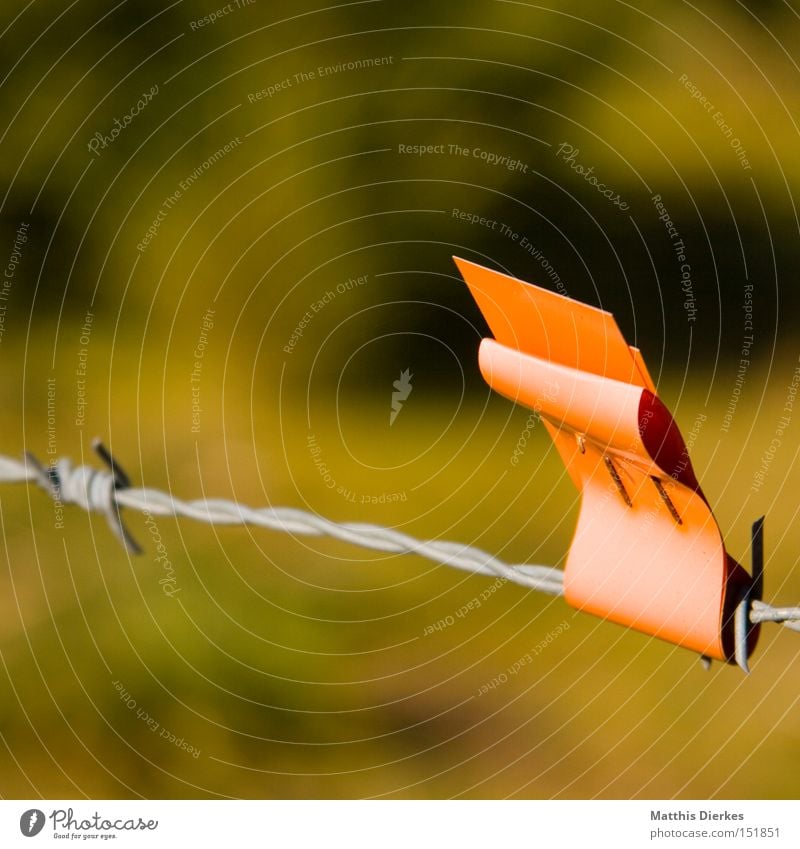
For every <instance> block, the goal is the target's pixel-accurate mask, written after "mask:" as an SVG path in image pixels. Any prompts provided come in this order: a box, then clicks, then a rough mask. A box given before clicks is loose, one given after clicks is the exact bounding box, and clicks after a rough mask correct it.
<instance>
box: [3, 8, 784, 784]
mask: <svg viewBox="0 0 800 849" xmlns="http://www.w3.org/2000/svg"><path fill="white" fill-rule="evenodd" d="M799 37H800V6H798V4H797V3H796V2H794V0H792V2H771V3H768V2H760V3H755V2H750V3H737V4H731V3H722V2H716V3H708V4H703V6H702V7H698V8H694V7H692V6H689V5H687V4H683V3H667V2H660V0H653V2H639V3H633V4H624V3H618V2H601V3H597V2H594V3H591V2H588V0H587V1H586V2H579V1H578V0H575V2H564V3H552V4H550V5H548V6H545V5H535V4H529V3H523V2H473V3H463V2H450V0H448V1H447V2H441V3H436V4H433V3H429V2H426V3H422V2H416V0H409V1H408V2H405V3H402V4H399V3H390V2H384V1H383V0H368V2H355V3H348V4H341V5H335V4H334V5H329V6H317V5H312V4H309V3H288V2H265V0H252V2H250V3H245V2H244V0H240V2H239V3H237V2H235V0H234V2H232V3H230V4H228V5H225V4H224V3H223V2H222V0H218V2H217V3H210V4H209V3H206V2H178V3H174V4H170V5H165V4H162V3H156V2H153V0H139V2H136V3H133V2H121V3H118V4H116V5H110V4H105V3H100V2H98V0H78V2H75V3H72V4H69V5H65V4H61V3H56V2H41V0H36V2H33V3H27V2H5V3H4V4H3V8H2V11H1V12H0V38H1V39H2V42H1V43H2V47H3V50H2V54H3V60H2V84H1V87H0V97H1V98H2V107H3V108H2V114H1V115H0V152H2V156H0V172H2V184H1V185H0V189H2V193H3V194H2V208H0V225H1V226H2V234H1V235H2V246H3V247H2V252H3V254H4V257H3V265H4V268H5V272H6V273H5V278H4V279H5V281H8V282H7V285H6V284H5V283H4V284H3V287H2V290H0V311H2V308H3V307H5V310H4V311H3V321H2V323H1V324H0V329H2V334H0V358H1V361H2V366H3V376H4V380H3V381H2V384H1V388H0V392H2V401H3V403H2V405H0V419H1V420H2V428H3V433H4V440H3V446H2V453H5V454H9V455H14V456H19V455H20V454H21V452H22V451H24V450H29V451H33V452H34V453H36V454H37V455H38V456H39V457H40V458H42V459H43V460H48V459H51V457H52V456H62V455H66V456H70V457H72V458H73V459H74V460H76V461H81V460H82V461H85V462H90V463H94V460H93V459H90V447H89V446H90V441H91V438H92V437H93V436H95V435H100V436H102V437H103V438H104V439H105V440H106V441H107V442H108V443H109V444H110V445H111V447H112V449H113V450H114V452H115V454H116V455H117V456H118V457H119V458H120V460H121V462H122V463H123V465H125V466H126V468H127V470H128V471H129V473H130V474H131V476H132V478H133V480H134V482H135V485H143V486H153V487H157V488H159V489H164V490H169V491H171V492H173V493H174V494H175V495H176V496H178V497H187V498H193V497H201V496H202V495H208V496H219V497H229V498H235V499H237V500H239V501H242V502H246V503H250V504H267V503H269V504H275V505H281V504H285V505H291V506H297V507H306V508H308V509H313V510H316V511H319V512H320V513H321V514H323V515H325V516H328V517H330V518H332V519H338V520H349V521H368V522H377V523H381V524H388V525H392V526H395V527H398V528H400V529H402V530H404V531H406V532H408V533H411V534H413V535H415V536H420V537H440V538H442V539H453V540H458V541H463V542H471V543H473V544H476V545H479V546H481V547H483V548H485V549H486V550H488V551H490V552H492V553H495V554H497V555H498V556H501V557H503V558H505V559H507V560H510V561H513V562H533V563H536V562H541V563H548V564H556V565H560V564H561V563H562V560H563V557H564V555H565V552H566V550H567V548H568V546H569V540H570V535H571V530H572V527H573V525H574V521H575V517H576V512H577V503H576V494H575V491H574V489H573V487H572V485H571V483H570V482H569V480H568V479H567V477H566V475H565V473H564V470H563V467H562V466H561V464H560V462H559V460H558V458H557V457H556V456H555V454H554V451H553V448H552V446H551V443H550V441H549V439H548V437H547V435H546V434H545V433H544V432H543V429H542V428H541V427H540V426H539V425H534V426H531V425H530V424H529V422H528V412H527V411H525V410H523V409H520V408H514V407H513V406H512V405H510V404H509V403H507V402H505V401H503V400H502V399H500V398H497V397H491V395H490V392H489V390H488V389H487V387H486V386H485V385H484V384H483V382H482V381H481V379H480V375H479V373H478V369H477V361H476V351H477V344H478V341H479V339H480V338H481V337H482V336H483V335H485V333H486V332H487V331H486V327H485V325H484V324H483V321H482V319H481V317H480V314H479V312H478V310H477V308H476V306H475V305H474V303H473V302H472V301H471V299H470V297H469V295H468V293H467V292H466V287H465V286H464V284H463V282H462V281H461V280H460V278H459V277H458V275H457V274H456V271H455V268H454V266H453V264H452V260H451V256H452V255H453V254H457V255H460V256H464V257H466V258H468V259H472V260H474V261H477V262H481V263H483V264H486V265H490V266H492V267H496V268H500V269H503V270H506V271H507V272H509V273H511V274H514V275H516V276H519V277H521V278H523V279H526V280H530V281H532V282H537V283H539V284H540V285H545V286H550V287H551V288H553V289H557V288H559V286H558V285H557V284H559V283H560V286H562V287H563V288H564V289H565V290H566V291H567V292H568V293H569V294H570V295H571V296H573V297H576V298H579V299H581V300H585V301H587V302H588V303H592V304H596V305H602V306H603V307H604V308H606V309H610V310H612V311H613V312H614V313H615V315H616V316H617V320H618V322H619V324H620V326H621V327H622V329H623V331H624V332H625V334H626V336H627V337H628V339H629V340H630V341H631V342H634V343H635V344H638V345H639V346H640V347H641V348H642V350H643V352H644V355H645V357H646V359H647V362H648V364H649V366H650V370H651V372H652V373H653V376H654V378H655V379H656V381H657V383H658V385H659V390H660V392H661V394H662V397H663V398H664V400H665V401H666V402H667V404H668V405H669V406H670V407H671V409H672V411H673V413H674V415H675V417H676V419H677V421H678V422H679V424H680V425H681V426H682V427H683V429H684V431H690V430H691V429H692V428H693V425H694V423H695V422H697V421H698V417H700V416H705V417H706V418H705V420H703V421H702V423H701V425H700V426H699V427H698V428H696V431H697V433H696V439H695V441H694V444H693V446H692V456H693V459H694V461H695V467H696V470H697V472H698V476H699V478H700V479H701V481H702V482H703V486H704V489H705V491H706V493H707V495H708V496H709V498H710V500H711V502H712V504H713V505H714V506H715V511H716V514H717V518H718V519H719V521H720V525H721V527H722V529H723V532H724V534H725V537H726V542H727V544H728V547H729V550H730V551H731V552H732V554H733V555H734V556H736V557H737V558H739V559H740V560H741V561H742V562H744V563H746V564H749V559H748V558H749V555H748V533H749V530H748V529H749V525H750V522H751V521H752V520H753V519H754V518H756V516H758V515H761V514H762V513H766V514H767V553H768V562H767V592H766V597H767V599H768V600H771V601H773V602H776V603H783V604H794V603H797V602H798V601H800V570H799V569H798V564H797V552H798V531H797V527H796V515H797V493H798V492H799V491H800V475H799V474H798V464H797V454H798V446H799V445H800V440H798V435H799V432H798V427H797V423H796V422H795V421H794V420H793V418H792V415H791V413H790V414H789V422H788V424H785V425H783V426H782V430H781V435H780V445H779V446H778V447H777V449H776V450H775V452H774V455H772V456H771V457H770V458H769V460H768V462H765V460H764V457H765V452H768V451H769V450H770V445H771V443H772V441H773V439H775V437H776V433H777V429H778V428H779V427H781V425H780V422H781V417H782V416H784V415H785V411H784V407H785V406H786V398H787V393H788V392H789V387H790V385H791V383H792V380H793V377H794V375H795V369H796V367H797V365H798V354H800V345H799V344H798V334H797V330H796V316H797V310H798V306H800V287H798V249H797V245H798V219H797V210H796V203H795V195H796V192H797V188H798V184H799V183H800V165H798V157H797V149H798V126H797V114H798V101H799V100H800V86H798V81H799V79H800V69H798V65H797V51H796V49H795V45H796V43H797V40H798V38H799ZM146 93H149V95H147V96H146ZM420 146H422V147H424V148H426V149H427V150H428V151H429V152H426V153H423V154H420V153H419V152H418V150H419V148H420ZM565 146H568V147H565ZM415 147H416V148H417V152H414V149H415ZM462 150H463V151H465V153H462V152H461V151H462ZM570 151H572V153H573V154H574V156H573V157H572V158H571V159H570V158H569V157H570V153H569V152H570ZM575 165H580V166H582V167H583V168H584V169H590V168H591V169H593V171H592V172H591V174H592V175H596V177H597V179H598V180H599V181H600V182H601V183H602V184H603V185H605V186H608V187H610V193H611V194H613V195H614V196H617V197H618V200H617V203H613V202H612V201H610V200H609V199H608V198H607V197H605V196H603V195H602V194H601V193H600V192H599V191H598V190H597V188H596V187H595V186H594V185H593V184H592V183H591V182H590V181H588V180H586V179H584V176H582V175H581V173H580V172H579V171H578V170H576V168H575V167H573V166H575ZM658 197H660V201H659V202H660V203H661V204H663V206H662V207H660V208H659V207H658V206H657V203H656V200H654V198H656V199H658ZM663 210H666V211H667V212H668V214H669V217H670V219H671V221H672V222H673V224H674V232H672V233H671V232H670V231H669V229H668V227H667V226H665V222H664V221H663V220H659V216H660V215H661V214H662V213H663ZM462 212H463V213H466V214H467V215H468V216H474V218H473V219H471V220H473V221H474V222H475V223H470V220H465V218H463V217H460V213H462ZM481 217H483V218H484V219H485V221H486V222H496V223H495V224H493V225H492V224H491V223H490V224H486V223H484V224H483V225H482V224H481V223H480V220H479V219H480V218H481ZM21 226H22V228H23V232H24V234H25V238H26V240H25V241H23V240H22V239H20V237H19V236H18V235H17V233H18V232H19V230H20V227H21ZM511 233H514V234H516V238H514V237H513V236H511V235H510V234H511ZM676 234H677V235H676ZM678 242H680V243H681V244H682V246H683V247H682V248H681V251H682V252H683V253H684V256H685V259H682V260H679V259H678V258H677V256H678V253H679V252H680V251H676V247H677V246H678ZM526 246H528V247H526ZM683 265H686V266H688V268H689V271H688V272H687V273H688V278H686V277H682V266H683ZM684 270H685V269H684ZM9 274H10V275H11V276H10V277H9ZM348 281H351V282H348ZM353 281H354V282H353ZM684 284H685V285H684ZM748 287H752V289H751V288H748ZM211 310H213V313H212V312H209V311H211ZM750 322H752V323H750ZM87 328H88V330H87ZM743 349H744V350H745V355H744V360H745V363H744V365H743V363H742V358H743V355H742V350H743ZM200 354H202V356H200ZM405 369H410V371H411V373H412V374H413V378H412V385H413V390H412V392H411V394H410V395H409V397H408V399H407V400H406V402H405V404H404V407H403V409H402V410H401V411H400V413H399V414H398V416H397V419H396V421H395V422H394V424H392V425H390V423H389V415H390V412H391V396H392V392H393V385H392V384H393V382H394V381H396V380H397V379H398V378H399V376H400V373H401V372H402V371H403V370H405ZM48 380H51V381H53V380H54V381H55V384H54V385H55V387H56V388H55V394H54V400H53V401H52V402H51V407H50V408H48V386H49V385H53V384H48ZM48 416H49V417H50V419H51V422H50V426H49V427H48ZM520 439H523V441H524V442H525V451H524V455H523V457H522V460H521V462H520V463H519V464H518V465H514V464H512V462H511V458H512V455H513V452H514V448H515V446H516V445H517V443H518V440H520ZM312 448H313V449H314V450H311V449H312ZM51 451H52V452H53V453H50V452H51ZM765 465H766V469H765V468H764V466H765ZM759 474H760V475H761V476H760V477H759ZM331 482H333V483H332V484H331ZM127 518H128V522H129V524H130V526H131V528H132V530H133V532H134V534H135V536H136V537H137V539H138V540H139V541H140V542H141V543H142V545H143V547H144V548H145V554H144V555H143V556H141V557H138V558H130V557H128V556H127V555H126V554H125V553H124V552H123V551H122V550H121V548H120V547H119V546H118V544H117V543H116V542H115V540H114V539H113V538H112V537H111V535H110V534H109V532H108V530H107V528H106V526H105V523H104V520H103V519H102V518H97V517H95V516H92V517H88V516H86V515H85V514H83V513H81V511H79V510H77V509H75V508H67V509H66V511H65V513H64V522H63V524H64V527H63V528H56V527H54V525H55V521H56V516H55V514H54V509H53V505H52V503H50V502H48V500H47V498H46V496H45V495H44V494H43V493H41V492H40V491H38V490H36V489H35V488H33V487H30V488H25V487H21V486H16V487H4V488H3V489H2V491H0V521H2V536H3V543H4V544H3V548H2V554H1V555H0V558H1V559H2V570H1V571H0V605H2V608H3V610H2V616H0V657H1V658H2V664H3V668H2V673H0V734H1V735H2V742H3V746H2V750H1V751H0V794H2V795H3V796H4V797H35V796H39V795H41V796H45V797H51V798H74V797H81V796H84V795H85V796H89V797H137V796H147V797H166V798H172V797H203V796H209V797H228V796H231V797H240V796H241V797H261V798H266V797H280V798H284V797H288V798H292V797H363V796H390V797H451V796H464V797H505V796H516V797H531V798H551V797H572V798H592V797H603V798H628V797H649V798H662V797H663V798H672V797H680V798H706V797H725V798H731V797H754V798H761V797H764V798H792V797H797V795H798V793H800V777H799V776H800V772H799V771H798V769H797V764H798V758H800V712H799V711H798V703H799V702H798V692H797V690H798V687H797V682H798V671H800V661H798V648H800V644H798V641H797V638H796V637H793V635H792V634H790V633H788V632H786V631H785V630H784V631H783V632H781V631H780V630H779V629H778V628H776V627H771V628H765V629H764V633H763V636H762V642H761V645H760V647H759V650H758V653H757V655H756V657H755V660H754V664H753V666H754V671H753V673H752V675H751V676H750V677H749V678H746V677H744V676H743V675H742V674H741V673H740V672H739V671H738V670H736V669H732V668H722V667H720V665H718V664H717V665H715V667H714V669H713V670H712V671H711V672H710V673H707V672H704V671H703V670H702V669H701V667H700V664H699V663H698V662H697V660H696V658H694V657H693V656H692V655H691V654H689V653H687V652H683V651H681V650H679V649H676V648H673V647H671V646H669V645H667V644H662V643H660V642H658V641H655V640H651V639H648V638H646V637H643V636H641V635H638V634H634V633H632V632H627V631H625V630H623V629H621V628H618V627H616V626H613V625H610V624H605V623H602V622H600V621H598V620H595V619H592V618H590V617H587V616H583V615H580V614H576V613H574V612H573V611H571V610H570V609H569V608H568V607H567V606H566V605H565V604H564V603H563V602H562V601H559V600H550V599H547V598H545V597H542V596H539V595H536V594H534V593H529V592H527V591H525V590H524V589H522V588H519V587H512V586H505V587H501V588H500V589H498V590H497V591H496V592H493V593H492V594H491V595H490V597H488V598H487V599H486V600H485V601H483V602H482V603H481V604H480V605H479V606H477V608H476V609H473V610H472V611H471V612H470V613H469V614H468V615H467V616H463V617H458V616H456V615H455V614H456V612H457V611H458V610H459V609H460V608H462V606H463V605H465V604H467V605H468V604H469V603H470V601H471V600H473V599H475V598H476V597H480V596H481V594H482V593H484V591H486V589H487V587H489V586H491V583H492V582H491V579H486V578H480V577H469V576H466V575H463V574H461V573H457V572H454V571H451V570H448V569H446V568H443V567H441V568H439V567H434V566H432V565H430V564H428V563H427V562H425V561H422V560H420V559H418V558H414V557H405V558H397V557H388V556H374V555H371V554H369V553H364V552H361V551H359V550H357V549H354V548H353V547H352V546H349V545H345V544H343V543H336V542H332V541H329V540H323V539H292V538H288V537H284V536H281V535H278V534H273V533H268V532H262V531H257V530H253V531H251V530H247V529H238V528H237V529H233V528H216V529H214V528H209V527H206V526H202V525H196V524H192V523H189V522H186V521H168V520H166V519H158V520H157V530H158V533H159V534H160V538H161V539H162V541H163V544H164V546H165V549H166V551H167V553H168V557H169V561H170V564H171V566H172V568H173V572H174V583H172V584H164V583H159V582H160V581H163V580H164V579H165V576H166V575H167V573H166V572H165V570H164V568H163V563H161V562H158V561H157V560H156V557H157V551H156V545H155V538H154V536H153V533H152V528H148V526H147V525H146V524H145V521H144V519H143V518H142V517H140V516H135V515H129V516H128V517H127ZM165 586H169V587H172V588H173V589H174V590H175V593H174V594H173V595H172V596H171V597H170V596H168V595H167V594H165V592H164V591H163V590H164V587H165ZM448 617H451V618H452V620H453V624H452V625H447V626H446V627H443V628H440V629H438V630H434V629H432V627H431V626H433V625H434V624H435V623H438V622H440V621H442V620H444V621H445V622H447V621H448ZM564 623H567V624H568V625H569V628H564ZM556 632H557V633H558V636H557V638H554V639H553V640H552V641H551V643H550V644H549V645H548V647H547V648H546V650H543V651H541V652H540V653H539V654H537V655H536V657H535V662H534V663H532V664H527V665H525V666H524V667H523V668H522V669H521V670H520V672H519V674H517V675H515V676H512V677H511V678H510V679H509V681H508V683H506V684H504V685H502V686H498V687H496V688H494V689H492V690H490V691H489V692H488V693H485V694H483V695H478V694H479V693H480V691H481V688H485V685H486V684H487V683H488V682H491V681H493V680H494V679H496V678H497V677H498V676H499V675H501V673H504V672H505V671H506V670H507V669H508V668H509V667H512V666H513V665H514V664H515V663H516V662H517V661H518V660H519V659H520V658H522V657H524V656H525V655H526V654H528V653H530V652H532V651H533V649H534V647H536V646H537V644H538V643H539V642H540V641H541V640H542V639H544V638H546V637H547V635H548V634H552V633H556ZM121 694H122V696H121ZM131 701H134V702H135V705H136V707H135V708H132V707H129V706H128V705H129V704H130V702H131ZM137 711H138V712H139V713H138V714H137ZM148 720H151V722H150V724H148ZM198 750H199V754H197V751H198ZM195 755H196V757H195Z"/></svg>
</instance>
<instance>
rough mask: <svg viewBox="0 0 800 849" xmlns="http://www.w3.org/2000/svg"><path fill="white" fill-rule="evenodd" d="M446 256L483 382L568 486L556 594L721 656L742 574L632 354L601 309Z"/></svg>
mask: <svg viewBox="0 0 800 849" xmlns="http://www.w3.org/2000/svg"><path fill="white" fill-rule="evenodd" d="M455 262H456V264H457V266H458V268H459V271H460V272H461V274H462V275H463V277H464V279H465V281H466V282H467V285H468V286H469V288H470V291H471V292H472V295H473V296H474V298H475V300H476V301H477V303H478V306H479V307H480V310H481V312H482V313H483V315H484V317H485V319H486V321H487V323H488V325H489V327H490V329H491V331H492V333H493V334H494V339H484V340H483V341H482V342H481V345H480V350H479V364H480V369H481V373H482V374H483V377H484V378H485V380H486V382H487V383H488V384H489V385H490V386H491V387H492V388H493V389H494V390H496V391H497V392H499V393H500V394H501V395H504V396H505V397H506V398H509V399H510V400H512V401H514V402H516V403H518V404H522V405H523V406H526V407H528V408H530V409H534V410H536V411H537V412H538V413H539V415H540V416H541V418H542V421H543V422H544V424H545V426H546V427H547V430H548V431H549V433H550V435H551V436H552V438H553V441H554V442H555V445H556V448H557V449H558V452H559V454H560V455H561V457H562V459H563V461H564V463H565V464H566V467H567V470H568V472H569V474H570V477H571V478H572V480H573V481H574V483H575V486H576V487H577V488H578V490H579V492H580V493H581V508H580V515H579V517H578V524H577V527H576V529H575V536H574V538H573V540H572V544H571V546H570V549H569V554H568V557H567V564H566V570H565V575H564V590H565V596H566V600H567V602H568V603H569V604H571V605H572V606H573V607H576V608H578V609H579V610H583V611H586V612H588V613H593V614H595V615H597V616H600V617H603V618H605V619H609V620H611V621H613V622H618V623H620V624H622V625H626V626H629V627H631V628H636V629H637V630H639V631H643V632H644V633H647V634H652V635H653V636H656V637H660V638H661V639H664V640H668V641H669V642H671V643H675V644H677V645H679V646H683V647H685V648H688V649H692V650H694V651H696V652H699V653H701V654H702V655H705V656H706V657H711V658H717V659H720V660H727V661H731V660H732V659H733V654H734V647H733V624H732V622H733V611H734V609H735V607H736V605H737V604H738V603H739V601H740V600H741V598H742V596H743V594H744V593H745V592H747V591H748V590H749V589H750V586H751V583H752V579H751V578H750V576H749V575H748V573H747V572H746V570H745V569H743V568H742V567H741V566H740V565H739V564H738V563H737V562H736V561H735V560H734V559H733V558H732V557H731V556H730V555H729V554H728V553H727V552H726V551H725V545H724V543H723V540H722V535H721V534H720V530H719V527H718V525H717V523H716V521H715V519H714V516H713V514H712V512H711V508H710V507H709V505H708V502H707V500H706V498H705V496H704V495H703V492H702V490H701V489H700V484H699V483H698V482H697V478H696V477H695V474H694V471H693V469H692V464H691V462H690V460H689V455H688V451H687V449H686V445H685V443H684V441H683V438H682V437H681V434H680V431H679V430H678V427H677V425H676V424H675V422H674V420H673V418H672V416H671V415H670V413H669V411H668V410H667V408H666V407H665V406H664V404H663V403H662V402H661V400H660V399H659V398H658V395H657V393H656V388H655V385H654V384H653V381H652V379H651V377H650V375H649V374H648V372H647V367H646V366H645V364H644V361H643V359H642V356H641V354H640V352H639V350H638V349H637V348H634V347H631V346H629V345H628V344H627V343H626V341H625V339H624V338H623V336H622V333H621V332H620V329H619V327H618V326H617V323H616V321H615V320H614V317H613V316H612V315H611V313H608V312H605V311H603V310H600V309H597V308H595V307H591V306H588V305H586V304H582V303H580V302H578V301H575V300H572V299H570V298H566V297H564V296H562V295H558V294H555V293H553V292H549V291H547V290H545V289H542V288H539V287H538V286H532V285H530V284H528V283H524V282H523V281H521V280H517V279H515V278H513V277H509V276H507V275H505V274H501V273H499V272H496V271H491V270H490V269H488V268H483V267H482V266H480V265H475V264H474V263H471V262H468V261H467V260H463V259H458V258H455ZM756 638H757V629H755V628H754V629H752V631H751V633H750V639H749V644H748V649H749V650H750V651H752V649H753V648H754V646H755V640H756Z"/></svg>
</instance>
